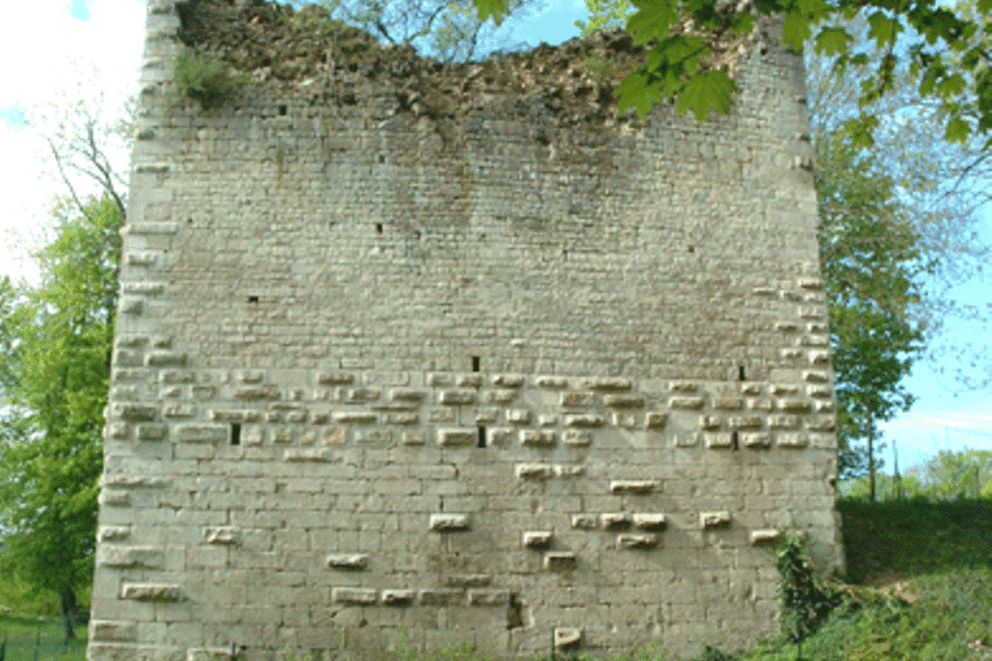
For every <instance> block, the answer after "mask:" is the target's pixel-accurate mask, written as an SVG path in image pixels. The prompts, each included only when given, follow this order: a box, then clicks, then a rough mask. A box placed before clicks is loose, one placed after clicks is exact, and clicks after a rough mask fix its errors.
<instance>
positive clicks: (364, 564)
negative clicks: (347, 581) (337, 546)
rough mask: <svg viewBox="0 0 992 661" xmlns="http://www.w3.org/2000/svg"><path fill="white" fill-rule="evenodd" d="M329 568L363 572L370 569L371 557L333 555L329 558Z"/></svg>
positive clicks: (357, 554) (343, 554) (363, 555)
mask: <svg viewBox="0 0 992 661" xmlns="http://www.w3.org/2000/svg"><path fill="white" fill-rule="evenodd" d="M327 566H328V567H330V568H331V569H342V570H349V571H363V570H365V569H368V566H369V556H368V554H365V553H332V554H331V555H329V556H327Z"/></svg>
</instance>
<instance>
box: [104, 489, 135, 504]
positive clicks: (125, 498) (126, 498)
mask: <svg viewBox="0 0 992 661" xmlns="http://www.w3.org/2000/svg"><path fill="white" fill-rule="evenodd" d="M100 506H101V507H130V506H131V494H130V493H128V492H127V491H119V490H117V489H101V491H100Z"/></svg>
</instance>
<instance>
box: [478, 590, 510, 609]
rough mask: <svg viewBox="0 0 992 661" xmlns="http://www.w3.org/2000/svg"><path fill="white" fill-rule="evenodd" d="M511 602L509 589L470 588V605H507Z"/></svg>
mask: <svg viewBox="0 0 992 661" xmlns="http://www.w3.org/2000/svg"><path fill="white" fill-rule="evenodd" d="M509 603H510V591H509V590H469V591H468V605H469V606H506V605H507V604H509Z"/></svg>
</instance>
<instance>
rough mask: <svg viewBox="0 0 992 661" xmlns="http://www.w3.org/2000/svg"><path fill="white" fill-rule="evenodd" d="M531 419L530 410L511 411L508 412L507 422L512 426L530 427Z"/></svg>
mask: <svg viewBox="0 0 992 661" xmlns="http://www.w3.org/2000/svg"><path fill="white" fill-rule="evenodd" d="M531 417H532V416H531V412H530V410H529V409H509V410H508V411H507V412H506V421H507V422H509V423H510V424H511V425H529V424H530V421H531Z"/></svg>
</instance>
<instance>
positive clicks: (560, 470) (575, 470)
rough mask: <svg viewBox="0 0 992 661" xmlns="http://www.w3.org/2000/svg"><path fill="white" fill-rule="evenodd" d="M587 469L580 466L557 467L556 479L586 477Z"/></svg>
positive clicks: (559, 465)
mask: <svg viewBox="0 0 992 661" xmlns="http://www.w3.org/2000/svg"><path fill="white" fill-rule="evenodd" d="M585 472H586V467H585V466H581V465H578V464H573V465H570V466H569V465H562V464H557V465H555V477H564V478H569V477H579V476H580V475H585Z"/></svg>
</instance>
